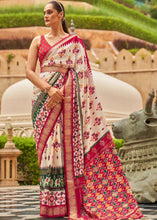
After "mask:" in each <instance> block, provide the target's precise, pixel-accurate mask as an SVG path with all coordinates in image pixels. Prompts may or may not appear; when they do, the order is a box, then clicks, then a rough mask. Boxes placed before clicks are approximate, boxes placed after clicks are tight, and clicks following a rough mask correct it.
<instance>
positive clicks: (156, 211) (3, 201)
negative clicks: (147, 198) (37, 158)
mask: <svg viewBox="0 0 157 220" xmlns="http://www.w3.org/2000/svg"><path fill="white" fill-rule="evenodd" d="M139 206H140V208H141V210H142V212H143V214H144V216H145V219H146V220H157V203H155V204H140V205H139ZM0 220H50V218H43V217H40V216H39V186H19V187H10V188H9V187H8V188H6V187H1V188H0ZM53 220H67V218H65V219H64V218H53Z"/></svg>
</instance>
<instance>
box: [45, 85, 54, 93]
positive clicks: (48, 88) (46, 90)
mask: <svg viewBox="0 0 157 220" xmlns="http://www.w3.org/2000/svg"><path fill="white" fill-rule="evenodd" d="M51 87H52V86H51V85H50V86H48V87H46V88H45V89H44V92H45V93H48V92H49V90H50V89H51Z"/></svg>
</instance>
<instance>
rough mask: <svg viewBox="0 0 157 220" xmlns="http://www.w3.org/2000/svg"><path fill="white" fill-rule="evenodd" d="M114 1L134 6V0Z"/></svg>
mask: <svg viewBox="0 0 157 220" xmlns="http://www.w3.org/2000/svg"><path fill="white" fill-rule="evenodd" d="M115 1H116V2H120V3H124V5H128V6H129V5H130V6H132V7H134V5H135V0H115Z"/></svg>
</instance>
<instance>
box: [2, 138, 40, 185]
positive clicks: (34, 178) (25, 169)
mask: <svg viewBox="0 0 157 220" xmlns="http://www.w3.org/2000/svg"><path fill="white" fill-rule="evenodd" d="M6 142H7V136H0V148H3V147H4V145H5V143H6ZM13 142H14V143H15V146H16V147H17V148H18V149H19V150H21V151H22V154H21V155H20V156H19V157H18V160H17V161H18V173H20V174H21V173H22V174H23V177H24V180H23V181H22V182H21V183H20V184H23V185H36V184H38V183H39V165H38V158H37V153H36V146H35V141H34V139H33V137H31V138H26V137H20V138H19V137H13Z"/></svg>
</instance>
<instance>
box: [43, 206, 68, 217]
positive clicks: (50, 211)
mask: <svg viewBox="0 0 157 220" xmlns="http://www.w3.org/2000/svg"><path fill="white" fill-rule="evenodd" d="M65 215H67V206H66V204H65V205H60V206H53V207H52V206H48V205H42V204H40V216H42V217H48V218H55V217H56V218H57V217H64V216H65Z"/></svg>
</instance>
